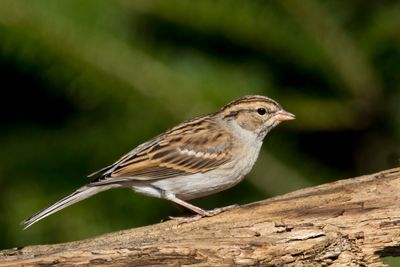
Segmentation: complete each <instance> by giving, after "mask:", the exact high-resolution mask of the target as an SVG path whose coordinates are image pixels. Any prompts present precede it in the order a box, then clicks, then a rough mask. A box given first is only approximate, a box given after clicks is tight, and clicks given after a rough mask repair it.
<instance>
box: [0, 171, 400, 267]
mask: <svg viewBox="0 0 400 267" xmlns="http://www.w3.org/2000/svg"><path fill="white" fill-rule="evenodd" d="M399 192H400V168H396V169H391V170H386V171H382V172H379V173H375V174H371V175H365V176H361V177H357V178H352V179H346V180H340V181H336V182H333V183H328V184H324V185H320V186H316V187H312V188H306V189H302V190H298V191H295V192H292V193H289V194H285V195H283V196H278V197H274V198H271V199H267V200H263V201H259V202H256V203H251V204H248V205H244V206H241V207H238V208H235V209H233V210H230V211H227V212H224V213H221V214H219V215H217V216H214V217H210V218H203V219H200V220H198V221H195V222H191V223H179V221H168V222H164V223H159V224H156V225H150V226H146V227H141V228H136V229H130V230H125V231H120V232H115V233H110V234H106V235H102V236H99V237H95V238H90V239H86V240H81V241H75V242H69V243H63V244H54V245H38V246H28V247H24V248H15V249H9V250H3V251H1V252H0V266H31V265H54V266H73V265H74V266H75V265H78V266H79V265H113V266H121V265H129V266H181V265H191V266H232V265H239V266H240V265H245V266H249V265H250V266H251V265H257V266H277V265H278V266H279V265H287V266H327V265H329V266H386V265H385V264H384V263H383V262H382V260H381V257H383V256H399V255H400V205H399Z"/></svg>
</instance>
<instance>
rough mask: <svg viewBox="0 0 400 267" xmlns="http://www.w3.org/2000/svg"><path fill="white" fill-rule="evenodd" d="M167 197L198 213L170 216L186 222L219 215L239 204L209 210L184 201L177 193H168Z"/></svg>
mask: <svg viewBox="0 0 400 267" xmlns="http://www.w3.org/2000/svg"><path fill="white" fill-rule="evenodd" d="M165 198H166V199H168V200H170V201H172V202H174V203H176V204H178V205H179V206H182V207H185V208H187V209H189V210H191V211H193V212H195V213H196V215H194V216H191V217H172V216H170V217H169V218H170V219H175V220H176V219H177V220H184V221H185V222H193V221H197V220H199V219H201V218H202V217H211V216H214V215H217V214H219V213H221V212H224V211H227V210H230V209H232V208H234V207H237V205H230V206H227V207H222V208H216V209H213V210H210V211H208V210H203V209H202V208H199V207H197V206H194V205H192V204H190V203H188V202H186V201H183V200H182V199H179V198H177V197H176V196H175V195H172V194H171V195H166V196H165Z"/></svg>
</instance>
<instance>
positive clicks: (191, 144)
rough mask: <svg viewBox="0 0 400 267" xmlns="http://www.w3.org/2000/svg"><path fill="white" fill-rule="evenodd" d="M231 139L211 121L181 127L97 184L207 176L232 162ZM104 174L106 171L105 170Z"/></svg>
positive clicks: (200, 120) (137, 151)
mask: <svg viewBox="0 0 400 267" xmlns="http://www.w3.org/2000/svg"><path fill="white" fill-rule="evenodd" d="M232 145H233V142H232V137H231V135H230V134H229V133H228V132H227V131H226V130H225V129H224V128H222V127H221V126H219V125H218V124H217V123H216V122H215V121H214V120H212V119H210V118H209V117H202V118H197V119H194V120H192V121H189V122H186V123H183V124H181V125H178V126H177V127H175V128H173V129H171V130H169V131H168V132H166V133H165V134H163V135H160V136H158V137H156V138H155V139H153V140H151V141H149V142H147V143H145V144H143V145H142V146H140V149H139V147H138V148H136V149H134V150H132V151H131V152H130V153H128V154H127V155H125V156H124V157H122V158H121V159H120V160H119V161H117V162H116V163H114V164H113V165H111V166H109V167H108V168H105V169H103V171H104V173H103V175H102V176H101V177H100V178H98V179H96V180H95V181H93V182H95V183H96V182H102V183H104V182H106V183H112V181H113V180H115V181H117V180H118V181H121V180H124V181H125V180H130V181H133V180H137V181H145V180H154V179H165V178H170V177H175V176H182V175H190V174H195V173H205V172H208V171H210V170H213V169H215V168H217V167H218V166H220V165H222V164H224V163H226V162H228V161H229V160H230V159H231V153H229V151H231V148H232ZM101 171H102V170H101Z"/></svg>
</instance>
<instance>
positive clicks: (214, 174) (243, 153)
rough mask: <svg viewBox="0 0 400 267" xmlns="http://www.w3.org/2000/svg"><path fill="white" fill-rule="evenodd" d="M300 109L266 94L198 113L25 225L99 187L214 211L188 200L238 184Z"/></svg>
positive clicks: (201, 211) (205, 213) (202, 212)
mask: <svg viewBox="0 0 400 267" xmlns="http://www.w3.org/2000/svg"><path fill="white" fill-rule="evenodd" d="M293 119H295V115H293V114H292V113H289V112H287V111H285V110H284V109H283V108H282V107H281V105H280V104H278V102H276V101H274V100H272V99H271V98H268V97H266V96H261V95H248V96H243V97H240V98H238V99H236V100H234V101H232V102H230V103H228V104H227V105H225V106H223V107H222V108H221V109H220V110H219V111H217V112H214V113H210V114H207V115H203V116H199V117H195V118H193V119H190V120H187V121H184V122H182V123H181V124H178V125H177V126H175V127H173V128H171V129H169V130H167V131H165V132H164V133H162V134H160V135H158V136H156V137H154V138H152V139H150V140H149V141H147V142H145V143H143V144H141V145H138V146H137V147H135V148H134V149H133V150H131V151H130V152H128V153H127V154H125V155H124V156H122V157H121V158H119V159H118V160H117V161H116V162H114V163H113V164H111V165H109V166H107V167H105V168H103V169H101V170H99V171H97V172H95V173H92V174H90V175H89V176H88V177H92V181H91V182H90V183H88V184H86V185H84V186H82V187H80V188H79V189H77V190H76V191H75V192H73V193H72V194H70V195H68V196H66V197H64V198H63V199H61V200H59V201H58V202H56V203H54V204H53V205H51V206H49V207H47V208H45V209H43V210H41V211H39V212H37V213H36V214H34V215H32V216H31V217H29V218H27V219H26V220H24V221H22V222H21V224H22V225H23V227H24V229H26V228H28V227H30V226H31V225H33V224H34V223H36V222H38V221H39V220H42V219H43V218H45V217H47V216H49V215H51V214H53V213H55V212H57V211H59V210H61V209H64V208H66V207H68V206H70V205H72V204H75V203H77V202H79V201H82V200H84V199H87V198H89V197H91V196H93V195H95V194H97V193H100V192H103V191H106V190H109V189H114V188H131V189H132V190H133V191H134V192H137V193H140V194H143V195H147V196H151V197H156V198H161V199H166V200H169V201H171V202H173V203H175V204H177V205H178V206H181V207H183V208H185V209H188V210H190V211H191V212H192V213H194V214H195V216H197V217H199V218H202V217H209V216H214V215H216V214H218V213H220V212H222V211H225V210H226V209H228V208H229V207H228V208H226V207H222V208H216V209H214V210H204V209H202V208H200V207H197V206H195V205H193V204H190V203H189V202H188V201H189V200H192V199H196V198H200V197H204V196H207V195H211V194H214V193H218V192H220V191H223V190H226V189H228V188H231V187H233V186H235V185H236V184H238V183H239V182H240V181H242V180H243V179H244V177H245V176H246V175H247V174H248V173H249V172H250V171H251V169H252V167H253V165H254V164H255V162H256V160H257V157H258V155H259V152H260V148H261V146H262V143H263V140H264V138H265V136H266V135H267V133H268V132H269V131H270V130H271V129H273V128H274V127H275V126H277V125H278V124H279V123H281V122H282V121H286V120H293Z"/></svg>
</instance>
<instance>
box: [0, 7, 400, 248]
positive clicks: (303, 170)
mask: <svg viewBox="0 0 400 267" xmlns="http://www.w3.org/2000/svg"><path fill="white" fill-rule="evenodd" d="M0 70H1V71H0V77H1V88H2V89H1V106H0V125H1V126H0V127H1V131H0V213H1V215H0V229H1V232H0V245H1V247H2V248H9V247H15V246H24V245H28V244H38V243H53V242H65V241H71V240H76V239H82V238H88V237H91V236H95V235H99V234H102V233H106V232H111V231H116V230H121V229H126V228H131V227H137V226H143V225H148V224H152V223H157V222H159V221H160V220H162V219H165V218H166V217H167V216H168V215H178V214H179V211H178V210H177V209H176V208H175V207H174V206H173V205H171V204H170V203H169V202H168V201H164V200H159V199H153V198H149V197H145V196H140V195H138V194H135V193H133V192H132V191H130V190H128V189H126V190H115V191H109V192H104V193H101V194H99V195H96V196H95V197H93V198H91V199H88V200H86V201H83V202H81V203H79V204H76V205H74V206H72V207H69V208H67V209H65V210H63V211H61V212H59V213H56V214H55V215H53V216H51V217H49V218H46V219H44V220H43V221H40V222H39V223H37V224H35V225H34V226H33V227H31V228H29V229H28V230H26V231H22V230H21V227H20V225H19V222H20V221H22V220H23V219H25V218H26V217H28V216H29V215H31V214H32V213H34V212H36V211H38V210H39V209H42V208H44V207H46V206H48V205H50V204H52V203H53V202H55V201H57V200H59V199H60V198H62V197H63V196H65V195H66V194H69V193H70V192H72V191H73V190H75V189H77V188H78V187H80V186H82V185H83V184H85V183H86V182H88V181H89V179H87V178H85V176H86V175H87V174H89V173H91V172H93V171H95V170H97V169H100V168H102V167H104V166H106V165H108V164H110V163H112V162H113V161H115V160H116V159H118V158H119V157H120V156H121V155H122V154H124V153H126V152H128V151H129V150H131V149H132V148H133V147H135V146H136V145H138V144H140V143H142V142H144V141H146V140H148V139H149V138H151V137H153V136H155V135H157V134H159V133H161V132H162V131H164V130H165V129H167V128H169V127H172V126H174V125H175V124H177V123H179V122H181V121H182V120H184V119H188V118H191V117H193V116H196V115H200V114H204V113H209V112H213V111H216V110H217V109H218V108H220V107H221V106H222V105H224V104H226V103H228V102H229V101H231V100H233V99H235V98H237V97H240V96H243V95H247V94H261V95H266V96H269V97H271V98H273V99H275V100H277V101H278V102H279V103H281V104H282V106H283V107H284V108H285V109H286V110H288V111H290V112H292V113H294V114H296V116H297V119H296V120H295V121H293V122H292V121H291V122H285V123H284V124H282V125H280V126H279V127H277V128H276V129H274V130H273V131H272V132H271V133H270V134H269V135H268V136H267V138H266V140H265V142H264V146H263V149H262V152H261V155H260V158H259V160H258V162H257V164H256V166H255V168H254V169H253V171H252V172H251V174H250V175H248V177H247V179H246V180H245V181H244V182H242V183H241V184H240V185H238V186H236V187H235V188H233V189H231V190H228V191H226V192H223V193H220V194H217V195H215V196H210V197H207V198H204V199H201V200H197V201H195V202H194V203H196V204H198V205H200V206H201V207H203V208H214V207H219V206H223V205H229V204H233V203H239V204H242V203H248V202H251V201H256V200H261V199H264V198H267V197H271V196H274V195H277V194H282V193H285V192H289V191H292V190H295V189H298V188H302V187H307V186H311V185H316V184H321V183H325V182H328V181H333V180H336V179H341V178H347V177H351V176H356V175H361V174H367V173H370V172H374V171H379V170H383V169H387V168H391V167H396V166H399V157H400V156H399V155H400V145H399V144H400V90H399V87H400V74H399V73H400V3H399V2H398V1H365V0H357V1H334V0H328V1H322V0H321V1H317V0H308V1H300V0H297V1H296V0H293V1H292V0H288V1H277V0H276V1H208V0H207V1H206V0H202V1H186V0H177V1H175V0H169V1H164V0H159V1H156V0H154V1H153V0H150V1H149V0H143V1H138V0H134V1H129V0H127V1H124V0H118V1H109V0H92V1H88V0H85V1H75V0H68V1H67V0H65V1H40V0H35V1H29V0H27V1H21V0H16V1H15V0H10V1H8V0H3V1H1V2H0Z"/></svg>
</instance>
